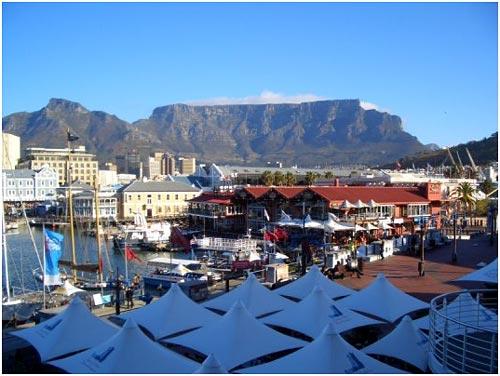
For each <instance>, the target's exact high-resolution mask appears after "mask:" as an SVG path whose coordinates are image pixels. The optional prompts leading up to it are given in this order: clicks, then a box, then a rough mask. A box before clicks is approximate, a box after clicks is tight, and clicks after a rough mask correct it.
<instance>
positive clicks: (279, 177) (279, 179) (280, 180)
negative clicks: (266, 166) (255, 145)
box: [274, 171, 285, 185]
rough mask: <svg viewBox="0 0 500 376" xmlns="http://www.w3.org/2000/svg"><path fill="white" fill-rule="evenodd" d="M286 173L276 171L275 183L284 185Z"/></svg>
mask: <svg viewBox="0 0 500 376" xmlns="http://www.w3.org/2000/svg"><path fill="white" fill-rule="evenodd" d="M284 184H285V175H283V173H282V172H281V171H276V172H275V173H274V185H284Z"/></svg>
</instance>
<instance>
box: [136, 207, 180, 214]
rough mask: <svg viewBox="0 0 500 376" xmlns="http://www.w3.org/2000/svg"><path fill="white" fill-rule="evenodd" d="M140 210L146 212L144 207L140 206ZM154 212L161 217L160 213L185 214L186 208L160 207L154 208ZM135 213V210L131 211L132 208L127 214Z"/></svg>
mask: <svg viewBox="0 0 500 376" xmlns="http://www.w3.org/2000/svg"><path fill="white" fill-rule="evenodd" d="M142 210H144V211H146V210H148V208H147V207H146V205H142ZM156 210H157V211H156V212H157V214H158V215H161V214H162V213H166V214H167V213H185V212H186V211H187V207H185V206H178V205H174V206H165V208H162V207H161V206H159V207H157V208H156ZM136 212H137V209H135V210H134V209H132V208H128V213H129V214H133V213H136Z"/></svg>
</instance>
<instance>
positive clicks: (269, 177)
mask: <svg viewBox="0 0 500 376" xmlns="http://www.w3.org/2000/svg"><path fill="white" fill-rule="evenodd" d="M260 180H261V182H262V184H264V185H267V186H270V185H273V182H274V175H273V173H272V172H271V171H268V170H266V171H264V172H263V173H262V175H261V176H260Z"/></svg>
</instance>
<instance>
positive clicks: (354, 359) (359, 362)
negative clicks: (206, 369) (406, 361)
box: [240, 323, 403, 374]
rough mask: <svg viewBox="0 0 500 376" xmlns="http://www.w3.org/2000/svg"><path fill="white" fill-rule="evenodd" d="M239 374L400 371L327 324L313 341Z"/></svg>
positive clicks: (330, 324) (243, 370)
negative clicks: (353, 344)
mask: <svg viewBox="0 0 500 376" xmlns="http://www.w3.org/2000/svg"><path fill="white" fill-rule="evenodd" d="M240 372H241V373H307V374H315V373H330V374H335V373H336V374H339V373H341V374H345V373H403V372H402V371H401V370H398V369H397V368H393V367H390V366H388V365H386V364H384V363H382V362H379V361H378V360H376V359H373V358H371V357H369V356H368V355H366V354H365V353H363V352H362V351H360V350H358V349H356V348H355V347H353V346H351V345H350V344H349V343H347V342H346V341H345V340H344V339H343V338H342V337H341V336H340V335H339V334H338V332H337V330H336V329H335V325H334V324H332V323H329V324H328V325H327V326H326V327H325V329H324V330H323V332H322V333H321V335H320V336H319V337H318V338H316V339H315V340H314V341H313V342H311V343H310V344H308V345H307V346H305V347H303V348H302V349H300V350H298V351H295V352H294V353H292V354H290V355H287V356H285V357H283V358H280V359H277V360H275V361H273V362H270V363H266V364H262V365H259V366H256V367H251V368H245V369H242V370H241V371H240Z"/></svg>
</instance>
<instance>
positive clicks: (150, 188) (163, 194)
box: [118, 180, 201, 219]
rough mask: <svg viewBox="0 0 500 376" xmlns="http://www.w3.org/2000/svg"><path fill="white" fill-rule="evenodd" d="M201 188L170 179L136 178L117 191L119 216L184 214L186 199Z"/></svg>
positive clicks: (159, 216) (156, 216)
mask: <svg viewBox="0 0 500 376" xmlns="http://www.w3.org/2000/svg"><path fill="white" fill-rule="evenodd" d="M200 193H201V190H200V189H197V188H193V187H192V186H189V185H186V184H180V183H176V182H172V181H140V180H136V181H134V182H132V183H130V184H129V185H128V186H126V187H123V188H121V189H120V190H119V191H118V205H119V209H118V210H119V218H120V219H126V218H132V217H133V216H134V214H136V213H141V214H143V215H144V216H145V217H146V218H164V217H172V216H181V215H186V212H187V206H188V200H190V199H192V198H194V197H196V196H198V195H200Z"/></svg>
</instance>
